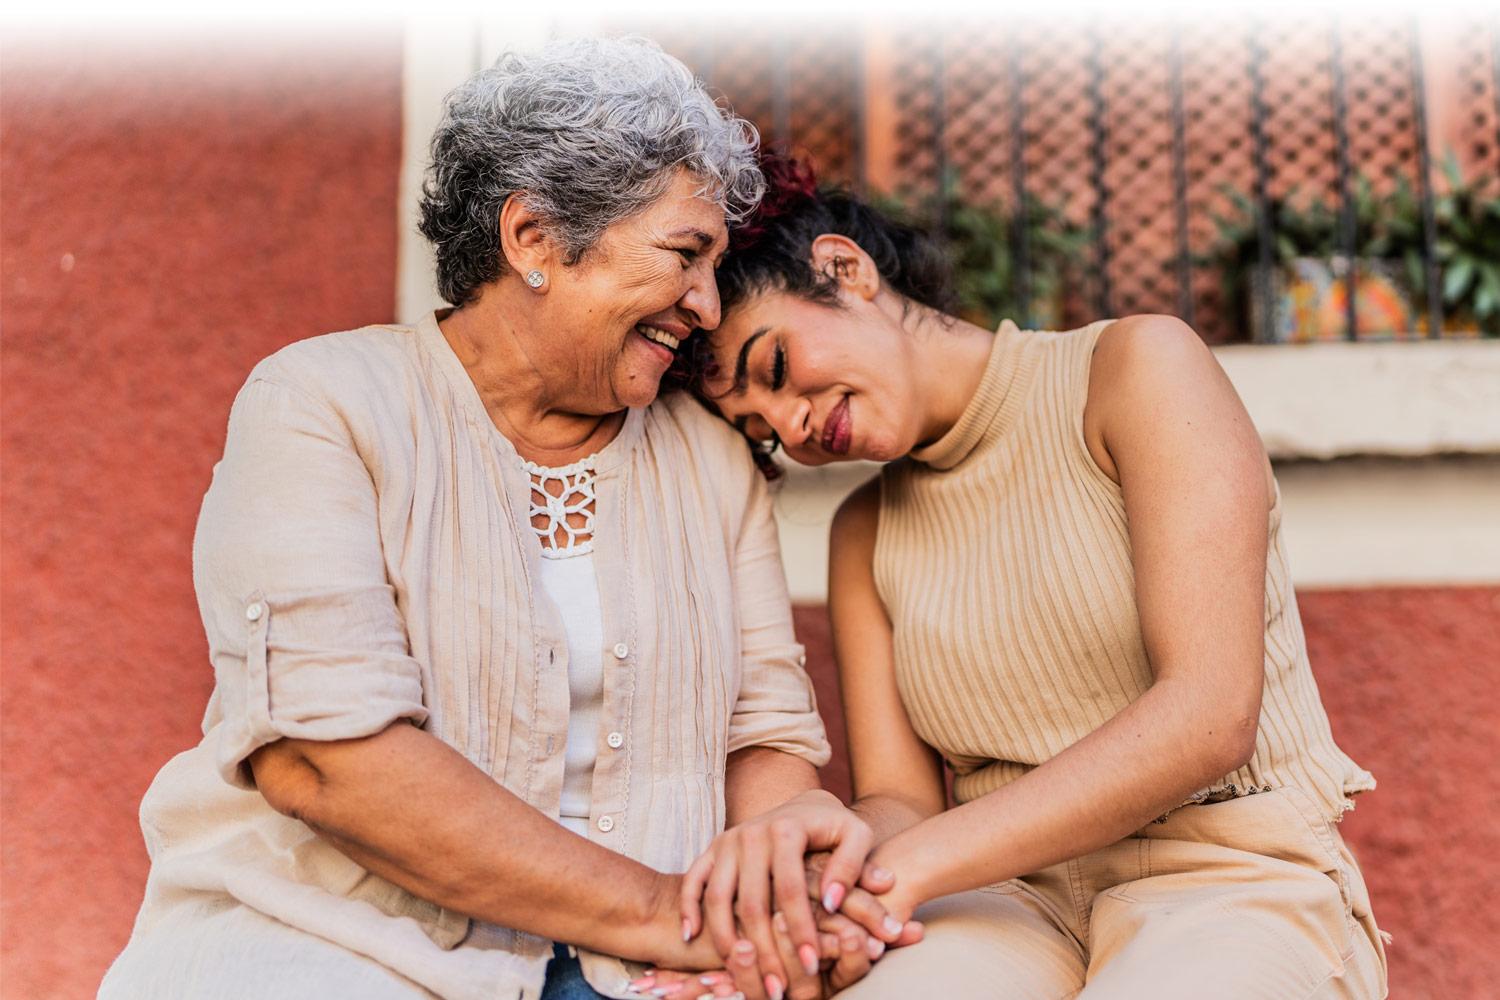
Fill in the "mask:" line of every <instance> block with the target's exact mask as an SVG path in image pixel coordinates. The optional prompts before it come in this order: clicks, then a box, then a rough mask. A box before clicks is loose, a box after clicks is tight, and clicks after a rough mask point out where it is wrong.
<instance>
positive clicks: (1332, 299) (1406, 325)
mask: <svg viewBox="0 0 1500 1000" xmlns="http://www.w3.org/2000/svg"><path fill="white" fill-rule="evenodd" d="M1227 193H1228V195H1229V197H1230V199H1231V202H1232V204H1233V208H1234V212H1233V214H1231V215H1228V216H1224V215H1216V216H1215V217H1214V221H1215V222H1216V224H1217V225H1218V229H1219V242H1218V245H1217V247H1216V248H1215V251H1214V253H1213V255H1212V256H1211V257H1210V258H1209V260H1210V261H1211V262H1212V263H1216V264H1217V265H1218V266H1219V268H1220V273H1221V276H1222V279H1223V282H1224V300H1225V302H1226V303H1227V304H1228V305H1229V308H1230V309H1231V311H1232V314H1233V315H1234V316H1235V317H1237V318H1238V319H1239V320H1240V321H1241V322H1243V323H1246V324H1248V327H1249V330H1250V332H1251V337H1250V338H1249V339H1252V340H1257V341H1262V342H1268V343H1302V342H1307V341H1320V340H1343V339H1346V338H1347V336H1348V326H1349V309H1348V293H1349V281H1348V275H1349V269H1350V268H1351V267H1352V268H1353V269H1354V336H1355V338H1356V339H1360V340H1369V339H1390V338H1401V337H1413V336H1417V335H1419V334H1418V328H1417V325H1416V310H1415V309H1414V308H1413V306H1412V301H1411V294H1410V292H1409V291H1408V288H1407V286H1406V285H1405V284H1404V283H1403V281H1402V280H1401V274H1400V268H1399V266H1397V265H1396V264H1394V263H1392V262H1391V261H1389V260H1387V259H1386V257H1387V254H1388V252H1389V247H1387V246H1385V245H1383V244H1382V243H1381V242H1380V238H1381V235H1382V234H1383V233H1384V229H1383V228H1382V226H1383V215H1384V208H1383V206H1382V203H1381V200H1380V199H1379V198H1377V197H1376V196H1375V194H1374V192H1373V189H1372V187H1371V185H1370V184H1369V182H1368V181H1367V180H1365V179H1363V178H1360V179H1358V180H1357V181H1356V182H1355V186H1354V191H1353V198H1352V202H1353V205H1352V207H1353V209H1354V216H1355V233H1356V242H1355V248H1354V249H1355V254H1354V257H1353V259H1352V260H1351V259H1350V258H1349V256H1348V255H1345V254H1341V253H1338V252H1337V249H1338V243H1339V240H1338V233H1339V222H1340V218H1339V212H1338V210H1337V209H1336V208H1334V207H1332V206H1330V205H1329V204H1328V203H1327V202H1325V201H1322V200H1319V199H1315V198H1310V199H1298V198H1297V197H1296V194H1295V192H1294V193H1293V194H1291V195H1289V196H1288V197H1287V198H1278V199H1271V200H1270V202H1269V204H1268V205H1267V211H1268V212H1269V214H1270V221H1271V232H1272V234H1273V241H1272V246H1271V268H1270V271H1269V273H1266V272H1265V271H1264V270H1263V269H1262V267H1261V264H1260V242H1259V230H1258V227H1257V226H1256V221H1255V206H1254V203H1253V202H1252V201H1251V199H1250V198H1249V197H1248V196H1246V195H1245V194H1243V193H1240V192H1235V191H1230V192H1227ZM1267 283H1268V284H1269V288H1267V287H1266V285H1267ZM1267 292H1269V294H1267ZM1267 299H1269V300H1270V303H1271V314H1270V316H1269V317H1268V316H1266V315H1265V313H1264V309H1265V302H1266V300H1267Z"/></svg>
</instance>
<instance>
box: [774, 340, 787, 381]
mask: <svg viewBox="0 0 1500 1000" xmlns="http://www.w3.org/2000/svg"><path fill="white" fill-rule="evenodd" d="M784 385H786V351H785V350H783V349H782V347H781V345H780V344H777V345H776V349H775V350H774V351H773V352H772V353H771V391H772V392H776V391H779V390H780V389H781V387H782V386H784Z"/></svg>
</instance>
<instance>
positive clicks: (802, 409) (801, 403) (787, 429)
mask: <svg viewBox="0 0 1500 1000" xmlns="http://www.w3.org/2000/svg"><path fill="white" fill-rule="evenodd" d="M766 422H767V423H769V424H770V425H771V429H772V430H773V431H775V432H776V436H777V437H779V438H780V439H781V443H782V444H783V445H784V446H786V447H788V448H796V447H798V446H799V445H802V444H805V443H806V442H807V439H808V438H810V437H812V404H811V403H809V402H808V401H807V400H806V399H804V398H803V397H801V396H792V397H789V398H787V399H779V400H774V401H772V403H771V405H770V407H769V408H768V411H767V413H766Z"/></svg>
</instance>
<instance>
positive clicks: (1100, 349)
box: [1090, 313, 1219, 388]
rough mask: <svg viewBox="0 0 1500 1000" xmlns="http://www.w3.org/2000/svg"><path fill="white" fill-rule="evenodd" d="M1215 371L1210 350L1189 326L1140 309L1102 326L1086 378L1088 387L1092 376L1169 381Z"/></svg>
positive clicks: (1214, 363) (1096, 377) (1216, 365)
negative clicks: (1089, 371) (1136, 314)
mask: <svg viewBox="0 0 1500 1000" xmlns="http://www.w3.org/2000/svg"><path fill="white" fill-rule="evenodd" d="M1218 372H1219V363H1218V361H1217V360H1215V359H1214V356H1213V352H1212V351H1210V350H1209V349H1208V345H1206V344H1205V343H1203V338H1201V337H1199V336H1198V334H1197V333H1196V332H1194V330H1193V328H1192V327H1190V326H1188V325H1187V324H1186V323H1184V322H1183V321H1182V320H1180V319H1178V318H1177V317H1176V316H1164V315H1156V314H1152V313H1143V314H1141V315H1138V316H1126V317H1124V318H1123V319H1117V320H1115V321H1114V322H1113V323H1111V324H1110V325H1109V326H1107V327H1105V328H1104V332H1103V333H1101V334H1100V335H1099V340H1098V342H1097V343H1096V345H1095V347H1094V363H1093V368H1092V373H1091V376H1090V381H1091V388H1092V384H1093V380H1095V379H1099V380H1104V381H1107V382H1113V381H1116V380H1125V381H1135V380H1137V379H1142V378H1144V379H1148V380H1149V379H1152V378H1153V377H1155V378H1159V379H1164V380H1169V381H1170V380H1176V379H1180V378H1182V377H1183V376H1185V375H1186V376H1191V375H1192V374H1194V373H1198V374H1201V375H1209V374H1213V373H1218Z"/></svg>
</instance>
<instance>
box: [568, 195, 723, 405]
mask: <svg viewBox="0 0 1500 1000" xmlns="http://www.w3.org/2000/svg"><path fill="white" fill-rule="evenodd" d="M701 186H702V185H701V183H700V182H699V180H698V179H697V178H696V177H694V176H692V175H691V174H689V173H687V172H685V171H684V172H682V173H681V174H679V175H678V177H677V178H676V179H675V181H674V183H673V184H672V186H671V187H670V188H669V189H668V190H667V191H666V193H665V194H663V195H662V196H661V197H660V198H658V199H657V200H656V201H655V202H653V203H652V204H650V205H648V206H647V207H646V208H645V209H643V210H642V211H640V212H639V213H637V214H636V215H634V216H631V217H630V218H628V219H625V220H623V221H621V222H617V223H615V224H614V225H613V226H610V227H609V228H608V229H606V230H605V231H604V234H603V236H602V237H601V238H600V240H599V243H598V244H597V246H596V247H595V248H594V249H592V250H590V251H589V252H588V253H586V254H585V255H584V257H583V259H582V260H581V261H579V263H578V264H576V265H574V266H572V267H559V268H552V269H551V278H550V279H549V280H550V282H551V287H550V288H549V289H548V290H547V297H548V303H549V316H548V322H549V325H550V326H551V327H552V329H553V330H555V331H556V335H555V337H554V338H553V344H554V345H555V347H554V349H555V350H558V351H563V352H566V353H568V354H570V355H571V357H569V358H567V359H564V360H562V365H561V370H564V371H567V372H568V373H569V374H568V379H569V381H570V382H571V383H572V385H571V388H570V395H572V396H573V397H575V398H576V399H579V400H583V401H585V405H582V406H581V407H580V408H581V409H587V410H590V411H593V412H610V411H613V410H617V409H619V408H621V407H640V406H646V405H648V404H649V403H651V401H652V400H654V399H655V398H656V394H657V391H658V389H659V387H660V384H661V378H662V375H663V374H664V373H665V372H666V371H667V369H668V368H669V367H670V366H671V364H672V361H673V359H674V358H675V356H676V349H677V347H676V345H677V344H678V343H680V342H681V341H683V340H686V339H687V338H688V337H689V336H690V335H692V334H693V331H694V330H695V329H703V330H712V329H714V328H715V327H716V326H718V324H719V291H718V287H717V285H716V284H715V281H714V266H715V264H716V263H717V262H718V261H719V259H720V258H721V257H722V256H723V254H724V249H725V246H726V244H727V242H728V233H727V230H726V228H725V224H724V209H723V208H722V206H720V205H718V204H717V203H715V202H714V201H712V200H710V199H708V198H705V197H703V196H702V194H701V193H700V188H701ZM699 336H702V334H699Z"/></svg>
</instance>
